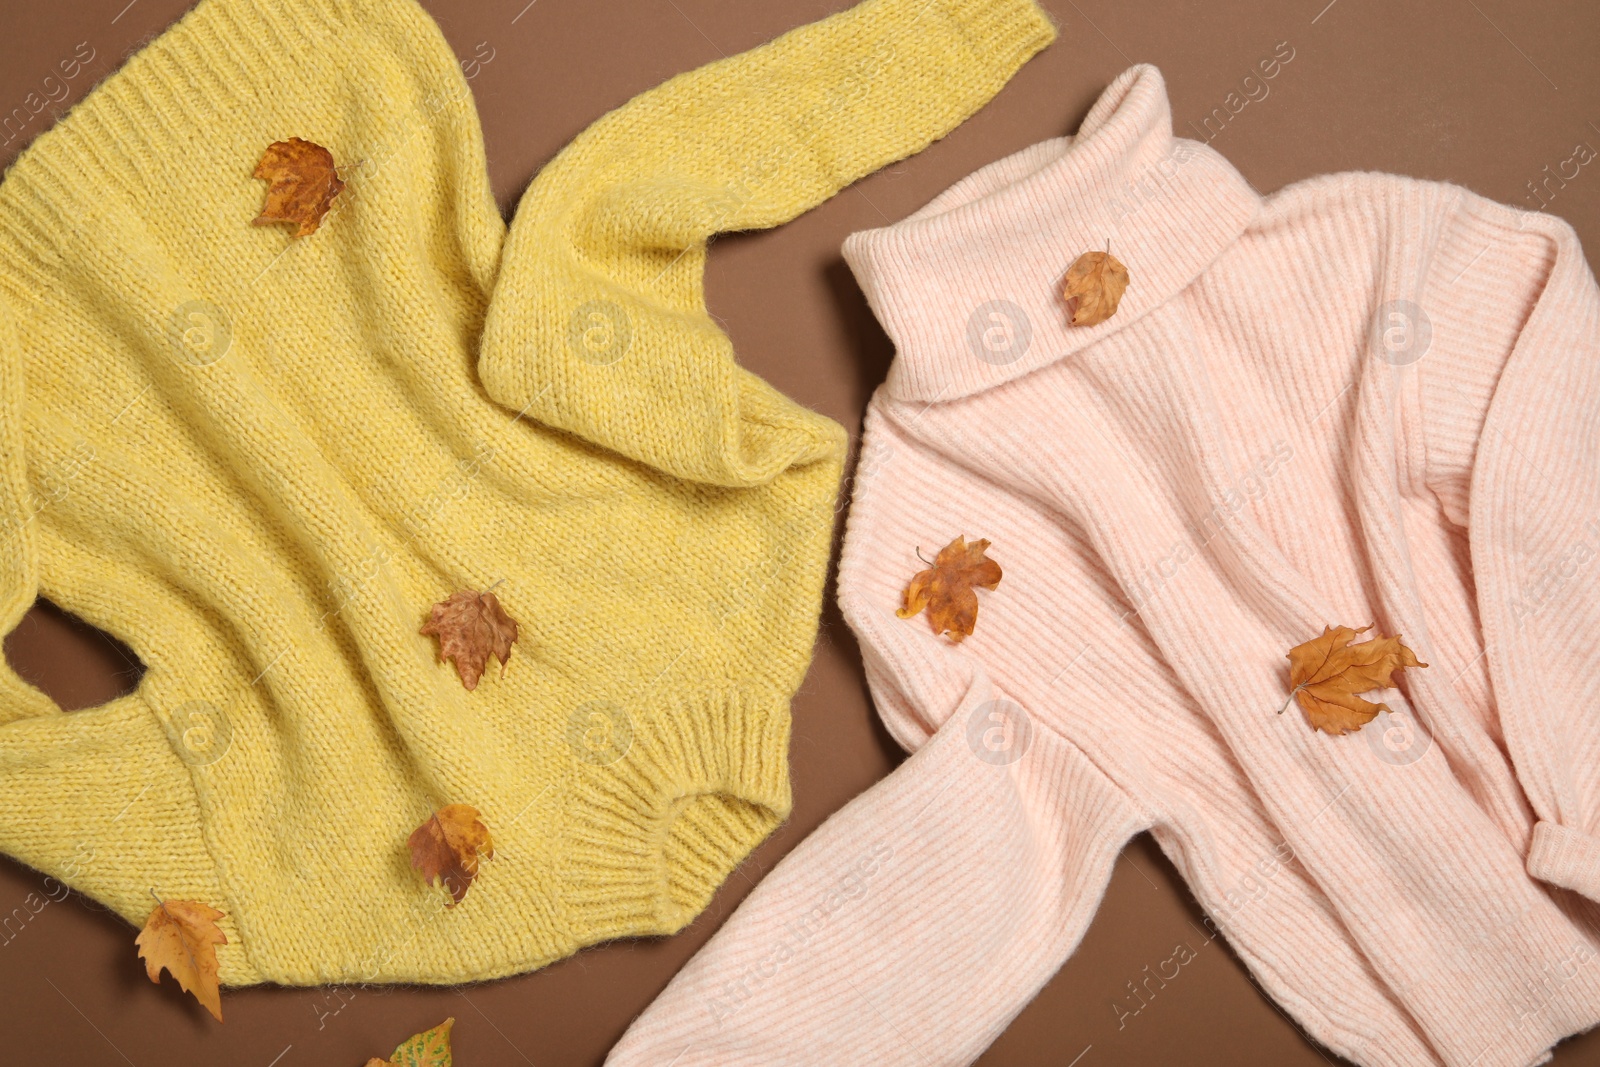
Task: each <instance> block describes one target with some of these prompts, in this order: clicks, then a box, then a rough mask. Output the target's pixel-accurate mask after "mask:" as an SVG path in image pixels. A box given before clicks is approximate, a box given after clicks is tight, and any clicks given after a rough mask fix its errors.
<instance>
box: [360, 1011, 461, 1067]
mask: <svg viewBox="0 0 1600 1067" xmlns="http://www.w3.org/2000/svg"><path fill="white" fill-rule="evenodd" d="M455 1023H456V1020H455V1016H453V1015H452V1016H451V1017H450V1018H448V1019H446V1020H445V1021H444V1022H442V1023H440V1024H439V1025H438V1026H435V1027H434V1028H433V1029H432V1030H424V1031H423V1032H422V1033H420V1034H412V1035H411V1036H410V1037H408V1038H406V1039H405V1040H404V1041H402V1042H400V1045H399V1047H397V1048H396V1049H395V1050H394V1055H393V1056H390V1057H389V1058H388V1059H386V1060H380V1059H378V1057H376V1056H374V1057H372V1058H371V1059H370V1060H368V1061H367V1067H390V1065H391V1064H393V1065H395V1067H451V1064H452V1063H453V1062H454V1061H453V1060H452V1059H451V1058H450V1028H451V1027H452V1026H454V1025H455Z"/></svg>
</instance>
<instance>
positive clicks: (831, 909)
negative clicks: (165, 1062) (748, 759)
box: [606, 409, 1149, 1067]
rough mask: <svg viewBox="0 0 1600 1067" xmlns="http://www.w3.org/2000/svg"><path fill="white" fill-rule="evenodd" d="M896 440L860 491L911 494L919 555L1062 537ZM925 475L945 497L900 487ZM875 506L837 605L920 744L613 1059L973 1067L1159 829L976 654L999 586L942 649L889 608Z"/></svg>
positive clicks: (893, 553) (901, 723) (811, 846)
mask: <svg viewBox="0 0 1600 1067" xmlns="http://www.w3.org/2000/svg"><path fill="white" fill-rule="evenodd" d="M868 420H869V427H873V425H874V424H875V423H877V422H878V421H879V416H878V413H877V412H875V411H872V410H871V409H869V414H868ZM891 440H892V438H891V436H890V435H889V434H888V433H887V432H878V431H877V430H876V429H869V438H868V448H867V454H866V456H865V459H864V460H863V462H862V464H861V468H860V470H859V471H858V474H857V486H858V489H860V488H861V487H862V483H863V482H865V483H883V482H886V481H892V482H894V483H897V485H895V486H885V487H884V488H885V491H886V492H887V494H888V495H889V496H891V497H892V498H893V499H894V500H895V501H897V502H901V501H905V502H908V504H909V505H910V506H908V507H907V508H906V509H905V510H904V511H903V512H898V513H897V514H896V517H895V524H896V525H898V524H899V523H900V522H902V521H904V522H909V523H910V524H911V525H913V526H920V527H921V528H922V529H923V532H924V534H925V535H926V537H927V538H930V539H931V540H925V541H924V542H923V543H922V545H921V547H922V550H923V554H924V555H927V556H929V557H930V558H931V554H932V553H933V552H934V551H936V550H937V549H938V548H939V547H940V546H941V545H943V544H944V543H945V542H946V541H948V540H950V538H951V537H953V536H954V535H955V534H956V533H958V532H963V529H962V527H963V526H965V529H964V532H965V534H966V535H967V536H968V537H969V538H976V537H980V536H983V535H984V534H986V533H996V532H999V531H1003V532H999V534H998V536H1000V537H1001V540H1000V541H998V542H997V545H999V544H1010V545H1013V546H1020V545H1022V544H1023V543H1025V542H1027V541H1028V540H1030V539H1032V538H1035V537H1036V538H1038V539H1039V540H1040V541H1043V542H1046V543H1048V542H1049V541H1050V540H1051V539H1053V538H1056V537H1059V536H1060V535H1059V533H1058V532H1052V531H1050V530H1048V529H1046V528H1045V525H1044V523H1043V521H1042V519H1041V518H1040V517H1039V515H1038V514H1037V513H1036V512H1033V511H1032V510H1031V509H1029V508H1028V507H1026V506H1025V505H1023V504H1021V503H1019V502H1017V501H1015V500H1006V499H1003V498H1001V497H1000V495H999V494H998V493H996V491H995V490H994V489H992V488H991V487H990V486H989V485H987V484H986V483H985V482H983V481H982V480H980V479H978V478H976V477H972V476H970V475H966V474H963V473H962V472H961V471H960V470H959V469H953V468H951V467H949V466H948V465H941V466H937V467H935V465H934V462H933V461H932V460H930V459H927V458H925V457H924V456H923V455H921V454H919V453H917V452H916V451H914V450H913V449H912V448H911V447H908V446H907V445H905V444H903V443H890V442H891ZM922 484H928V485H930V486H933V485H937V486H938V487H939V492H938V496H937V497H936V498H929V497H927V496H926V495H925V494H923V493H909V494H908V493H907V492H906V490H907V489H909V488H910V487H911V486H913V485H916V486H920V485H922ZM878 487H879V486H878V485H877V484H871V485H869V486H868V487H867V489H868V491H869V492H870V491H871V490H873V489H877V488H878ZM919 498H920V499H921V503H920V504H919V503H915V502H916V501H917V500H918V499H919ZM865 504H866V501H864V500H862V499H861V495H860V494H859V493H858V496H857V502H856V507H855V509H854V510H853V511H852V514H851V517H850V527H851V529H850V531H849V533H848V535H847V538H846V547H845V550H844V556H843V559H842V562H841V576H840V586H841V594H840V600H841V604H842V605H843V608H844V611H845V614H846V618H847V619H848V621H849V622H850V624H851V627H852V628H853V629H854V630H855V632H856V634H857V635H858V637H859V638H860V640H861V644H862V650H863V655H864V658H865V662H866V665H867V671H868V680H869V685H870V687H871V691H872V694H873V697H874V700H875V702H876V703H877V707H878V710H879V712H880V714H882V715H883V717H884V719H885V722H886V723H887V724H888V726H889V728H890V730H891V731H892V732H893V733H894V734H895V736H896V737H897V738H898V739H899V740H900V741H901V742H902V743H903V744H905V745H906V746H907V747H908V748H912V749H914V750H915V751H914V754H913V755H912V756H911V757H910V758H909V759H908V760H907V761H906V762H905V763H903V764H902V765H901V766H900V767H899V768H897V769H896V770H895V771H894V772H893V773H891V774H890V775H889V776H888V777H887V778H886V779H884V780H883V781H881V782H879V783H878V784H876V785H874V786H873V787H872V788H871V789H869V790H868V791H867V792H865V793H863V794H862V795H860V796H858V797H856V798H855V799H854V800H853V801H851V802H850V803H849V804H848V805H846V806H845V807H844V808H843V809H841V810H840V811H838V812H836V813H835V814H834V815H833V816H832V817H831V818H830V819H828V821H827V822H825V823H824V824H823V825H822V826H821V827H819V828H818V829H817V830H816V831H815V832H813V833H812V834H811V835H810V836H809V837H808V838H807V839H806V840H805V841H803V842H802V843H801V844H800V845H799V846H798V847H797V848H796V849H795V850H794V851H793V852H792V853H791V854H790V855H788V856H787V857H785V858H784V859H783V860H782V861H781V862H780V863H779V864H778V865H777V866H776V867H775V868H774V869H773V871H772V872H771V873H770V874H768V875H767V877H766V878H765V879H763V880H762V882H761V884H760V885H759V886H757V887H756V889H755V890H754V891H753V892H752V893H751V895H750V896H749V897H748V898H747V899H746V900H745V901H744V902H743V903H742V904H741V906H740V907H739V908H738V910H737V911H736V912H735V913H734V915H733V916H732V917H731V918H730V919H729V920H728V922H727V923H726V925H725V926H724V927H723V928H722V929H721V930H719V931H718V933H717V934H716V936H715V937H713V938H712V939H711V941H710V942H709V943H708V944H707V945H706V947H705V948H704V949H702V950H701V951H700V952H699V953H698V954H697V955H696V956H695V957H694V958H693V959H692V960H691V961H690V962H689V964H688V965H687V966H686V967H685V968H684V969H683V970H682V971H681V972H680V973H679V974H678V975H677V976H676V977H675V978H674V979H673V981H672V982H671V984H670V985H669V986H668V987H667V989H666V990H665V991H664V992H663V993H662V995H661V996H660V997H659V998H658V999H657V1000H656V1001H655V1002H654V1003H653V1004H652V1005H651V1006H650V1008H649V1009H647V1010H646V1011H645V1012H644V1014H643V1015H641V1016H640V1017H639V1018H638V1019H637V1020H636V1021H635V1023H634V1025H633V1026H632V1027H631V1028H630V1029H629V1031H628V1032H627V1034H626V1035H624V1037H623V1039H622V1041H621V1042H620V1043H619V1044H618V1045H617V1047H616V1048H615V1049H614V1050H613V1052H612V1054H611V1056H610V1058H609V1059H608V1060H607V1061H606V1062H607V1064H608V1065H610V1067H628V1065H632V1064H652V1065H660V1064H666V1063H671V1064H673V1065H674V1067H696V1065H711V1064H716V1065H719V1067H726V1065H730V1064H752V1065H754V1064H760V1065H763V1067H771V1065H779V1064H801V1063H805V1064H814V1063H871V1064H875V1065H889V1064H919V1065H927V1064H965V1063H970V1062H971V1061H972V1060H973V1059H975V1058H976V1057H977V1056H978V1055H979V1053H980V1052H981V1051H982V1050H983V1049H984V1048H985V1047H986V1046H987V1045H988V1044H989V1043H991V1042H992V1041H993V1040H994V1039H995V1037H996V1036H997V1035H998V1034H999V1033H1000V1031H1001V1030H1002V1029H1003V1028H1004V1027H1005V1025H1006V1024H1007V1023H1008V1022H1009V1021H1010V1020H1011V1019H1012V1018H1013V1017H1014V1016H1015V1015H1016V1013H1017V1012H1018V1011H1019V1010H1021V1008H1022V1007H1023V1006H1024V1005H1025V1004H1026V1003H1027V1002H1028V1000H1029V999H1031V998H1032V996H1033V995H1034V994H1035V993H1036V992H1037V991H1038V990H1039V988H1040V987H1042V986H1043V984H1044V983H1045V982H1046V981H1047V980H1048V979H1049V977H1050V975H1051V974H1053V973H1054V972H1055V971H1056V970H1057V968H1059V967H1060V965H1061V963H1062V962H1063V960H1065V959H1066V958H1067V956H1068V955H1070V954H1071V952H1072V951H1073V949H1074V947H1075V946H1076V945H1077V943H1078V941H1079V940H1080V938H1081V937H1082V935H1083V933H1084V930H1085V929H1086V928H1087V927H1088V925H1089V921H1090V919H1091V918H1092V917H1093V915H1094V912H1095V909H1096V908H1097V907H1098V905H1099V902H1100V898H1101V896H1102V894H1103V892H1104V890H1105V886H1106V883H1107V881H1108V879H1109V877H1110V872H1111V868H1112V864H1113V863H1114V861H1115V859H1116V856H1117V854H1118V852H1119V851H1120V850H1121V848H1122V846H1123V845H1124V844H1125V843H1126V842H1127V841H1128V839H1129V838H1131V837H1132V836H1133V835H1134V834H1136V833H1138V832H1140V831H1141V830H1143V829H1145V828H1146V827H1147V826H1148V825H1149V819H1148V817H1147V816H1146V815H1145V814H1144V813H1143V810H1142V808H1141V806H1140V805H1138V804H1137V803H1135V802H1134V801H1133V800H1132V799H1130V797H1129V796H1128V795H1127V794H1126V793H1124V792H1123V790H1122V789H1121V788H1119V787H1118V786H1117V785H1115V784H1114V783H1113V782H1112V781H1111V780H1110V779H1109V778H1108V777H1107V776H1106V774H1104V773H1103V772H1102V771H1101V769H1100V768H1098V767H1097V766H1096V765H1095V764H1094V763H1093V762H1091V761H1090V759H1089V758H1088V757H1086V756H1085V755H1084V753H1083V752H1082V751H1081V750H1080V749H1079V748H1078V747H1077V746H1076V745H1074V744H1073V743H1072V742H1071V741H1069V740H1068V739H1067V738H1065V737H1064V736H1062V735H1061V734H1060V733H1058V732H1057V731H1056V730H1055V729H1053V728H1052V727H1051V726H1050V725H1047V723H1046V717H1045V716H1044V715H1043V714H1042V711H1043V709H1041V708H1037V707H1033V708H1030V707H1025V706H1023V704H1022V703H1020V702H1019V701H1018V700H1017V698H1016V697H1015V695H1014V694H1008V693H1004V692H1001V691H1000V690H999V689H998V688H997V686H996V684H995V682H994V680H993V679H992V677H991V673H990V671H989V670H988V669H987V668H986V665H985V657H984V654H983V652H982V647H983V644H984V640H983V638H984V632H985V624H986V623H988V625H989V626H990V627H991V628H995V627H996V626H997V625H998V624H999V619H1000V617H1001V615H1002V613H1003V611H1004V607H1003V603H1002V598H1004V596H1005V590H1006V584H1005V581H1006V580H1005V579H1002V582H1001V585H1000V588H999V590H997V591H996V592H993V593H990V592H982V593H980V594H979V597H980V602H981V606H980V609H979V616H978V626H977V631H976V635H975V636H974V637H972V638H968V639H967V641H966V642H964V643H963V644H960V645H956V644H952V643H950V642H949V641H948V640H947V639H945V638H942V637H936V636H935V635H934V634H933V633H932V630H931V628H930V627H929V624H928V621H927V619H926V618H925V617H924V616H917V617H914V618H910V619H898V618H896V617H895V614H894V609H895V608H896V607H897V606H898V605H899V591H900V589H901V588H903V587H904V584H905V582H906V581H907V580H909V578H910V577H911V575H912V574H913V573H914V572H916V571H917V570H920V569H921V568H922V566H923V564H922V563H920V562H919V561H918V558H917V555H916V552H915V549H916V548H917V544H916V543H914V542H911V541H907V542H905V543H901V542H900V541H899V540H898V539H894V538H888V539H884V538H880V537H879V536H877V531H876V530H874V529H872V528H871V524H872V522H873V516H874V515H876V514H882V513H883V512H882V511H881V510H880V509H878V508H875V507H869V506H864V505H865ZM980 522H981V523H982V524H983V525H982V526H981V527H980V526H979V525H976V523H980ZM935 540H936V541H937V544H935V543H934V541H935ZM994 552H995V554H996V556H997V557H998V558H1003V556H1004V553H1003V551H1001V550H1000V549H999V548H998V547H997V548H996V549H995V550H994ZM1012 580H1013V581H1015V580H1016V579H1012ZM1023 580H1026V579H1025V577H1024V579H1023ZM1081 606H1082V607H1083V608H1085V609H1088V608H1089V607H1090V604H1089V602H1084V603H1083V604H1082V605H1081ZM1096 606H1097V607H1098V608H1100V609H1103V610H1105V611H1112V610H1114V605H1113V604H1112V602H1111V601H1109V600H1106V601H1104V602H1102V603H1099V604H1097V605H1096ZM1059 621H1060V624H1061V631H1060V632H1062V633H1072V632H1074V631H1076V630H1078V628H1079V627H1080V626H1093V625H1115V616H1114V615H1113V616H1111V617H1110V618H1109V619H1092V618H1090V617H1088V616H1087V615H1075V614H1074V605H1072V604H1063V605H1062V610H1061V618H1060V620H1059ZM1066 655H1067V658H1068V659H1070V650H1068V651H1067V653H1066ZM912 990H914V993H913V992H912Z"/></svg>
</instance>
